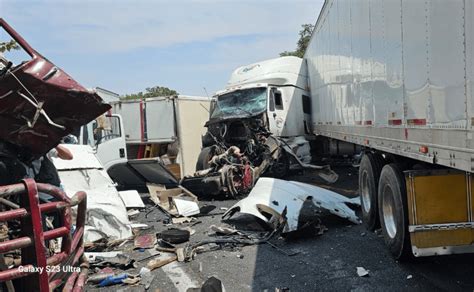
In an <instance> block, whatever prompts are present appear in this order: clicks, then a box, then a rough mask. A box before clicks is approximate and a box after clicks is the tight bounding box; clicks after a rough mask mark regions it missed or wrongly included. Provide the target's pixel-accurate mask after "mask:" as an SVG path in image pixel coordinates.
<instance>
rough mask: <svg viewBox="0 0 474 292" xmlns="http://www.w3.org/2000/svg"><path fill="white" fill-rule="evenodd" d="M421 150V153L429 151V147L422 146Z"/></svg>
mask: <svg viewBox="0 0 474 292" xmlns="http://www.w3.org/2000/svg"><path fill="white" fill-rule="evenodd" d="M420 152H421V153H425V154H426V153H428V147H426V146H420Z"/></svg>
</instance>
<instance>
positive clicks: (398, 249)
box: [378, 163, 413, 260]
mask: <svg viewBox="0 0 474 292" xmlns="http://www.w3.org/2000/svg"><path fill="white" fill-rule="evenodd" d="M378 194H379V195H378V201H379V216H380V224H381V226H382V234H383V237H384V241H385V244H386V245H387V247H388V249H389V250H390V252H391V253H392V255H393V257H394V258H395V259H397V260H407V259H411V258H412V257H413V253H412V251H411V244H410V234H409V232H408V204H407V192H406V184H405V177H404V175H403V172H402V171H401V170H400V168H399V167H398V166H397V164H395V163H391V164H387V165H385V166H384V168H383V169H382V173H381V175H380V181H379V190H378Z"/></svg>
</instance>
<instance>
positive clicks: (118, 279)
mask: <svg viewBox="0 0 474 292" xmlns="http://www.w3.org/2000/svg"><path fill="white" fill-rule="evenodd" d="M127 278H128V274H125V273H124V274H120V275H112V276H108V277H107V278H105V279H104V280H102V281H101V282H100V283H99V287H105V286H111V285H115V284H121V283H122V282H123V280H125V279H127Z"/></svg>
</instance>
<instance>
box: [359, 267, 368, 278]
mask: <svg viewBox="0 0 474 292" xmlns="http://www.w3.org/2000/svg"><path fill="white" fill-rule="evenodd" d="M357 275H358V276H359V277H367V276H369V270H366V269H364V268H363V267H357Z"/></svg>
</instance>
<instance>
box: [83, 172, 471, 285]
mask: <svg viewBox="0 0 474 292" xmlns="http://www.w3.org/2000/svg"><path fill="white" fill-rule="evenodd" d="M334 169H335V171H336V172H337V173H338V174H339V175H340V179H339V181H338V182H337V183H336V184H334V185H332V186H326V185H325V184H324V183H323V182H322V181H321V180H319V179H318V178H317V177H316V176H315V175H313V174H311V173H305V174H294V175H292V176H291V177H289V178H288V179H291V180H298V181H302V182H306V183H311V184H315V185H322V186H325V187H329V188H331V190H333V191H336V192H338V193H341V194H343V195H346V196H349V197H354V196H357V171H358V170H357V168H353V167H351V166H341V167H337V168H334ZM235 202H236V200H207V201H204V200H201V201H200V205H204V204H208V205H215V206H216V209H214V210H213V211H212V212H211V214H216V215H214V216H205V217H199V221H201V222H202V223H199V224H196V225H194V226H192V228H193V229H194V230H195V233H194V234H193V235H192V236H191V242H197V241H200V240H204V239H209V236H210V234H212V233H213V232H212V231H210V229H209V226H210V225H212V224H214V225H222V224H223V223H222V222H221V215H220V214H218V213H222V212H223V211H222V210H221V208H226V207H227V208H228V207H231V206H232V205H233V204H234V203H235ZM147 210H148V212H150V211H151V212H150V213H149V214H148V215H147V216H146V218H145V215H144V213H146V212H142V214H140V217H139V219H137V221H141V222H143V223H147V224H150V225H152V226H153V228H154V229H151V230H149V231H148V232H156V231H160V230H163V229H166V228H169V227H170V226H165V225H164V224H163V220H164V219H166V216H165V215H164V214H163V213H162V212H161V211H160V210H158V209H157V208H154V207H149V208H148V209H147ZM244 220H245V221H247V222H246V223H248V224H250V225H252V218H244ZM322 221H323V223H324V225H325V226H326V227H327V228H328V230H327V231H326V232H325V233H324V234H323V235H321V236H312V237H309V238H300V239H296V240H291V241H289V240H284V239H281V238H277V239H274V240H273V241H272V242H273V243H274V244H275V245H276V246H278V249H277V248H274V247H272V246H270V245H268V244H262V245H258V246H255V245H254V246H246V247H242V248H238V249H234V250H228V249H227V250H215V251H210V252H206V253H202V254H198V255H197V256H196V258H195V259H194V260H193V261H191V262H186V263H185V262H181V263H178V262H174V263H171V264H168V265H166V266H164V267H162V268H160V269H157V270H154V271H153V272H152V273H153V274H154V275H155V278H154V281H153V282H152V285H151V287H150V288H149V290H148V291H155V290H156V289H160V291H186V290H187V289H188V288H191V287H199V286H200V285H201V284H202V283H203V282H204V281H205V280H206V279H208V278H209V277H211V276H214V277H216V278H218V279H220V280H221V281H222V283H223V285H224V287H225V289H226V291H227V292H229V291H269V292H273V291H275V288H287V289H289V290H286V291H473V289H474V265H473V262H474V255H460V256H442V257H431V258H422V259H416V260H414V261H413V262H410V263H399V262H397V261H395V260H393V258H392V257H391V256H390V254H389V252H388V251H387V250H386V248H385V246H384V243H383V239H382V238H381V237H380V236H379V235H377V233H371V232H367V231H366V230H365V229H364V227H363V226H362V225H353V224H351V223H349V222H348V221H345V220H342V219H340V218H337V217H324V218H322ZM233 222H234V223H235V222H237V220H235V221H231V222H228V223H233ZM292 253H297V254H295V255H292V256H289V255H287V254H292ZM130 254H131V255H132V256H133V257H134V258H135V259H137V260H139V259H142V258H146V257H149V256H150V251H149V250H146V251H144V252H139V251H131V252H130ZM146 262H147V261H146V260H144V261H142V262H139V267H138V268H136V269H130V270H128V271H126V272H129V273H134V272H135V273H136V272H137V271H138V270H139V269H140V267H141V266H144V265H145V264H146ZM357 267H363V268H365V269H366V270H368V271H369V275H368V276H366V277H359V276H358V275H357V272H356V270H357ZM87 289H88V290H89V291H96V290H98V289H97V288H95V287H94V286H93V285H88V287H87ZM102 290H108V291H145V290H144V287H143V286H141V285H139V286H135V287H131V286H127V285H115V286H112V287H107V288H102ZM284 291H285V290H284Z"/></svg>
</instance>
